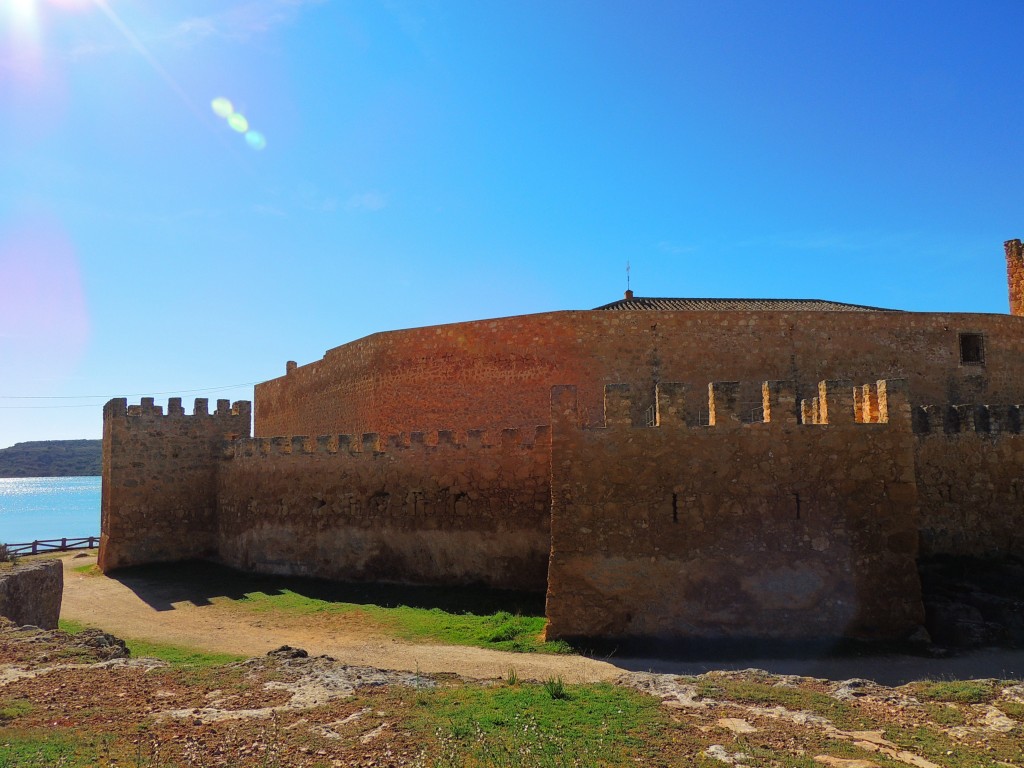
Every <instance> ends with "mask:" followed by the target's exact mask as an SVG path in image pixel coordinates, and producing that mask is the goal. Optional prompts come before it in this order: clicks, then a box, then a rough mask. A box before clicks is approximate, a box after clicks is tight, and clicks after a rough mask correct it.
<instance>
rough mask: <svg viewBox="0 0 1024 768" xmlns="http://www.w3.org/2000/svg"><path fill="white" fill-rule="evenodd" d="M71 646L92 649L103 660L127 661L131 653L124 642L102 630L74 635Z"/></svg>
mask: <svg viewBox="0 0 1024 768" xmlns="http://www.w3.org/2000/svg"><path fill="white" fill-rule="evenodd" d="M71 645H73V646H78V647H80V648H92V649H94V650H95V651H96V655H97V656H98V657H100V658H101V659H105V660H108V661H109V660H110V659H127V658H128V657H129V656H131V651H129V650H128V646H127V645H125V642H124V640H122V639H121V638H119V637H114V636H113V635H111V634H109V633H107V632H104V631H103V630H101V629H86V630H84V631H82V632H79V633H78V634H77V635H74V636H73V637H72V640H71Z"/></svg>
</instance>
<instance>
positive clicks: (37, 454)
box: [0, 440, 103, 477]
mask: <svg viewBox="0 0 1024 768" xmlns="http://www.w3.org/2000/svg"><path fill="white" fill-rule="evenodd" d="M102 444H103V441H102V440H35V441H33V442H30V443H15V444H14V445H12V446H11V447H10V448H0V477H73V476H76V475H98V474H100V467H101V466H102V463H103V459H102V448H101V446H102Z"/></svg>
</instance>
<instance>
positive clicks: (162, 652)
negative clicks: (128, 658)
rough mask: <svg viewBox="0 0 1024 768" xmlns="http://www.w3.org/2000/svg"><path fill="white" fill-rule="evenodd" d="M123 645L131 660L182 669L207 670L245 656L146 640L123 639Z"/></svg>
mask: <svg viewBox="0 0 1024 768" xmlns="http://www.w3.org/2000/svg"><path fill="white" fill-rule="evenodd" d="M125 644H126V645H127V646H128V650H129V651H131V653H132V658H143V657H145V658H151V659H160V660H161V661H166V662H167V663H168V664H172V665H174V666H182V667H200V668H203V669H208V668H210V667H218V666H222V665H224V664H231V663H233V662H236V661H241V660H242V659H244V658H245V656H238V655H235V654H232V653H208V652H207V651H200V650H197V649H195V648H187V647H185V646H182V645H170V644H168V643H152V642H150V641H148V640H133V639H129V638H125Z"/></svg>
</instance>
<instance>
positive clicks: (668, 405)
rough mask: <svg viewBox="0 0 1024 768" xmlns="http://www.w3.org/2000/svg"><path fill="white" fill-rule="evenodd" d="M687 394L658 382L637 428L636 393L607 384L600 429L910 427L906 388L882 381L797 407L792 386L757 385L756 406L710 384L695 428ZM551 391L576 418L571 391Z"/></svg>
mask: <svg viewBox="0 0 1024 768" xmlns="http://www.w3.org/2000/svg"><path fill="white" fill-rule="evenodd" d="M687 389H688V388H687V385H686V384H683V383H680V382H660V383H659V384H658V385H657V387H656V389H655V393H654V398H655V403H654V413H655V418H654V423H653V424H650V423H645V424H637V423H635V422H634V421H633V419H632V417H631V414H633V413H636V412H637V408H636V403H635V402H634V398H635V396H637V395H636V393H634V392H633V391H632V390H631V388H630V387H629V385H628V384H608V385H606V386H605V388H604V423H603V428H604V429H630V428H646V427H661V428H668V427H672V428H687V427H690V428H702V427H711V428H714V429H719V430H721V429H726V430H730V429H761V428H765V427H778V426H797V425H806V426H811V425H813V426H825V425H831V426H851V427H852V426H857V425H869V424H885V425H888V426H890V427H893V428H900V429H906V430H909V429H910V425H911V409H910V401H909V399H908V393H907V383H906V381H905V380H903V379H881V380H879V381H876V382H874V383H869V384H863V385H859V386H854V385H853V384H852V383H851V382H849V381H843V380H838V381H834V380H827V381H822V382H820V383H819V384H818V387H817V397H813V398H804V399H802V400H800V403H799V407H798V406H797V397H796V384H795V383H794V382H792V381H765V382H762V384H761V399H760V401H759V402H744V401H742V400H741V399H740V391H741V389H742V386H741V383H740V382H737V381H713V382H711V383H709V384H708V389H707V411H706V413H707V421H706V423H704V422H703V421H701V422H699V423H695V424H687V421H686V418H685V412H686V411H685V407H686V401H687ZM555 391H556V396H555V397H554V400H553V401H552V402H553V403H561V405H560V406H559V407H561V408H563V409H566V410H567V411H571V412H573V413H575V411H576V408H577V406H576V403H575V394H574V393H575V390H574V388H571V387H565V386H562V387H556V388H555ZM556 410H557V409H556ZM599 428H600V427H599Z"/></svg>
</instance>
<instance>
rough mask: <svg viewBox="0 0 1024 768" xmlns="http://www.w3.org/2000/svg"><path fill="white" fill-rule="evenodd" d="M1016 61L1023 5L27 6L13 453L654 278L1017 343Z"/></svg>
mask: <svg viewBox="0 0 1024 768" xmlns="http://www.w3.org/2000/svg"><path fill="white" fill-rule="evenodd" d="M1022 40H1024V3H1022V2H1020V0H1010V1H1008V2H996V1H995V0H992V1H990V2H979V3H965V2H957V3H951V2H942V1H937V0H928V1H927V2H924V1H922V2H916V1H915V2H912V1H910V0H907V1H906V2H892V0H884V1H881V0H880V1H877V2H871V1H867V2H841V1H840V2H821V0H807V1H806V2H785V1H782V2H768V1H767V0H765V2H729V1H727V0H715V2H708V0H694V1H693V2H690V1H688V0H678V1H677V2H643V1H636V2H633V1H630V2H626V1H625V0H622V2H593V0H587V1H586V2H584V1H580V2H571V1H570V0H555V1H553V0H536V1H533V0H509V1H508V2H499V1H498V0H435V1H433V2H403V1H402V0H378V1H374V0H356V1H353V2H343V1H342V0H0V446H6V445H10V444H12V443H15V442H18V441H23V440H40V439H58V438H78V437H93V438H95V437H99V436H100V433H101V406H102V403H103V402H104V401H105V400H106V399H108V398H110V397H115V396H128V397H129V401H130V402H138V399H139V396H141V395H144V394H154V395H156V396H157V398H158V402H160V401H162V400H166V397H167V395H168V394H181V395H182V396H183V397H185V398H187V399H186V403H187V404H188V405H189V406H190V402H191V400H190V398H192V397H194V396H196V395H199V396H208V397H210V398H211V400H213V399H216V398H218V397H229V398H232V399H241V398H245V399H248V398H251V395H252V387H251V383H252V382H256V381H262V380H265V379H268V378H272V377H275V376H278V375H281V374H282V373H283V372H284V363H285V361H286V360H290V359H291V360H297V361H298V362H299V363H300V364H304V363H308V362H311V361H313V360H316V359H319V358H320V357H321V356H322V355H323V353H324V351H325V350H327V349H329V348H331V347H334V346H337V345H339V344H342V343H344V342H346V341H350V340H352V339H355V338H358V337H360V336H364V335H366V334H369V333H373V332H375V331H379V330H387V329H393V328H404V327H410V326H419V325H432V324H436V323H447V322H453V321H459V320H473V319H479V318H484V317H496V316H503V315H515V314H524V313H530V312H540V311H548V310H556V309H590V308H593V307H595V306H598V305H600V304H604V303H607V302H609V301H613V300H615V299H617V298H620V297H621V295H622V291H623V290H624V288H625V277H626V275H625V267H626V262H627V260H628V261H629V262H630V264H631V266H632V287H633V289H634V290H635V291H636V293H637V295H638V296H690V297H713V296H721V297H734V296H739V297H785V298H824V299H832V300H838V301H848V302H854V303H860V304H870V305H875V306H885V307H893V308H899V309H909V310H953V311H965V312H1006V311H1007V299H1006V283H1005V266H1004V262H1003V256H1002V242H1003V241H1004V240H1007V239H1010V238H1016V237H1022V236H1024V215H1022V214H1024V195H1022V180H1024V174H1022V168H1024V127H1022V126H1024V119H1022V108H1021V105H1022V104H1024V56H1022V55H1021V41H1022ZM215 99H226V100H228V101H229V102H230V110H231V111H228V105H226V104H225V103H224V102H218V106H219V107H220V108H221V110H220V111H221V113H222V114H220V115H218V114H217V113H216V112H215V111H214V109H212V106H211V105H212V103H213V101H214V100H215ZM224 115H227V116H229V117H230V118H231V122H233V123H234V124H235V128H233V127H232V125H231V124H230V123H229V120H227V119H225V117H224ZM243 117H244V118H245V120H244V121H243V119H242V118H243ZM245 121H247V122H248V128H249V131H248V134H246V133H244V132H240V131H238V130H236V128H245V127H246V126H245V124H244V123H245ZM239 384H244V385H248V386H235V387H233V388H226V387H229V386H230V385H239ZM193 390H204V391H200V392H195V391H193ZM83 396H88V397H83ZM28 398H31V399H28ZM43 398H48V399H43Z"/></svg>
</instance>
